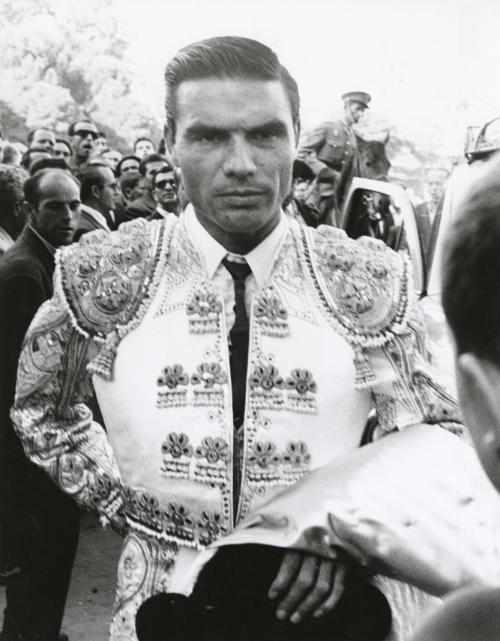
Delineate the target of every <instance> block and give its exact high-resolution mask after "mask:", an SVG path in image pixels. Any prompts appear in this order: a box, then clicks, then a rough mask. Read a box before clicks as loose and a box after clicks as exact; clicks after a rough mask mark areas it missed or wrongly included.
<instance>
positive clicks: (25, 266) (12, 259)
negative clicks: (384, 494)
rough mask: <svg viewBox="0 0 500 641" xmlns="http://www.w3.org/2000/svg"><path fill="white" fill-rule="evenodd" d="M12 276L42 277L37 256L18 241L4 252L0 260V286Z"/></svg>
mask: <svg viewBox="0 0 500 641" xmlns="http://www.w3.org/2000/svg"><path fill="white" fill-rule="evenodd" d="M13 278H15V279H17V278H21V279H23V278H31V279H36V280H41V279H42V266H41V261H40V259H39V257H38V256H37V255H36V253H35V252H33V251H31V250H30V248H29V247H28V246H27V245H25V244H24V243H22V242H20V241H18V242H16V243H15V244H14V245H12V247H11V248H10V249H9V250H8V251H6V252H5V254H4V255H3V256H2V260H1V261H0V286H1V285H3V284H4V283H6V282H10V281H11V280H12V279H13Z"/></svg>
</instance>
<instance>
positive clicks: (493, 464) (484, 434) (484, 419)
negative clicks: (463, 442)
mask: <svg viewBox="0 0 500 641" xmlns="http://www.w3.org/2000/svg"><path fill="white" fill-rule="evenodd" d="M457 383H458V393H459V397H460V401H461V404H462V410H463V413H464V417H465V424H466V425H467V427H468V428H469V430H470V432H471V435H472V439H473V441H474V445H475V447H476V451H477V453H478V455H479V458H480V459H481V463H482V465H483V467H484V469H485V472H486V473H487V475H488V476H489V478H490V480H491V481H492V483H493V484H494V485H495V486H496V487H497V489H499V490H500V395H499V393H498V390H499V389H500V369H499V368H498V367H497V366H496V365H494V364H493V363H490V362H489V361H486V360H484V359H482V358H479V357H478V356H476V355H475V354H471V353H465V354H461V355H460V356H459V357H458V359H457Z"/></svg>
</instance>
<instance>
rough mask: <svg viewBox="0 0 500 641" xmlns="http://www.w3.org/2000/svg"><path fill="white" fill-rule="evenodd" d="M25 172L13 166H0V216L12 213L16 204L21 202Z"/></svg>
mask: <svg viewBox="0 0 500 641" xmlns="http://www.w3.org/2000/svg"><path fill="white" fill-rule="evenodd" d="M25 180H26V174H25V172H24V171H23V170H22V169H21V168H20V167H16V166H15V165H6V164H0V216H1V217H2V218H5V217H6V216H8V215H10V214H12V213H13V211H14V208H15V206H16V204H17V203H19V202H22V200H23V196H24V193H23V185H24V181H25Z"/></svg>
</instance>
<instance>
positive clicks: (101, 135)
mask: <svg viewBox="0 0 500 641" xmlns="http://www.w3.org/2000/svg"><path fill="white" fill-rule="evenodd" d="M97 137H98V138H104V140H107V137H106V134H105V133H104V131H98V132H97Z"/></svg>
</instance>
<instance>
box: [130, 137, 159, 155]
mask: <svg viewBox="0 0 500 641" xmlns="http://www.w3.org/2000/svg"><path fill="white" fill-rule="evenodd" d="M143 140H147V142H150V143H151V144H152V145H153V149H154V146H155V145H154V142H153V141H152V140H151V138H148V137H147V136H140V138H137V139H136V141H135V142H134V151H135V148H136V147H137V145H138V143H140V142H142V141H143Z"/></svg>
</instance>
